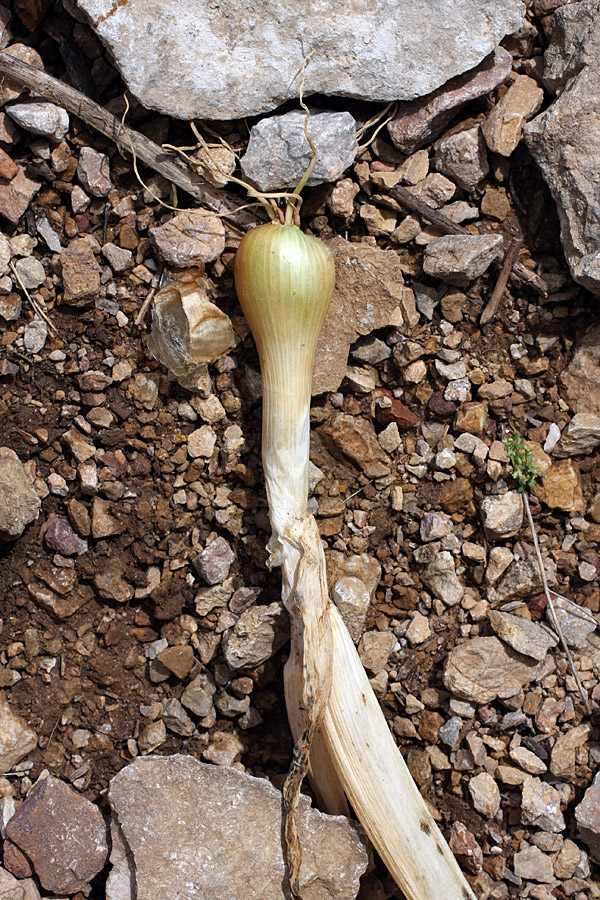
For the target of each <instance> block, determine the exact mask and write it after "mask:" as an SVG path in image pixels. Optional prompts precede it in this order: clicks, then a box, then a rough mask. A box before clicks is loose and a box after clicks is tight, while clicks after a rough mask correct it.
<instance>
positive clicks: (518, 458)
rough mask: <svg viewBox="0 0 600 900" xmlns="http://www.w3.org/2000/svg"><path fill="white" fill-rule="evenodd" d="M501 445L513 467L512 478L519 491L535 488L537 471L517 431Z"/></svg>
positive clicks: (529, 451) (529, 452)
mask: <svg viewBox="0 0 600 900" xmlns="http://www.w3.org/2000/svg"><path fill="white" fill-rule="evenodd" d="M502 443H503V444H504V446H505V447H506V452H507V454H508V458H509V460H510V464H511V466H512V467H513V478H514V479H515V481H516V482H517V484H518V489H519V491H524V490H525V489H526V488H533V487H535V481H536V478H537V476H538V475H539V471H538V470H537V469H536V467H535V466H534V464H533V456H532V455H531V450H529V449H528V448H527V447H526V446H525V441H524V440H523V438H522V437H521V435H520V434H519V432H518V431H515V433H514V434H513V435H511V436H510V437H507V438H505V439H504V440H503V441H502Z"/></svg>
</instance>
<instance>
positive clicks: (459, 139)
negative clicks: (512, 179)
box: [434, 125, 489, 191]
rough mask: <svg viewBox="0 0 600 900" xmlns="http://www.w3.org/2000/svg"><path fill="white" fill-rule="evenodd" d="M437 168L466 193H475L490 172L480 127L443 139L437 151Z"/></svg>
mask: <svg viewBox="0 0 600 900" xmlns="http://www.w3.org/2000/svg"><path fill="white" fill-rule="evenodd" d="M434 162H435V167H436V169H437V170H438V172H443V174H444V175H449V176H450V178H453V179H454V180H455V181H456V182H457V184H458V185H459V187H461V188H464V190H465V191H474V190H475V188H476V187H477V185H478V184H479V182H480V181H481V179H482V178H485V176H486V175H487V173H488V172H489V166H488V161H487V150H486V146H485V141H484V139H483V135H482V133H481V129H480V127H479V125H476V126H475V128H468V129H466V130H465V131H459V132H458V133H457V134H451V135H450V137H447V138H443V139H442V140H441V141H440V143H439V145H438V148H437V150H436V151H435V160H434Z"/></svg>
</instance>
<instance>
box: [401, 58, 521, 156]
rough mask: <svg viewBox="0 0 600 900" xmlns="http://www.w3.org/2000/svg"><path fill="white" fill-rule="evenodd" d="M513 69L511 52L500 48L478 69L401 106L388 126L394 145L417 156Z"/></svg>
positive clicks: (499, 83) (501, 81) (502, 80)
mask: <svg viewBox="0 0 600 900" xmlns="http://www.w3.org/2000/svg"><path fill="white" fill-rule="evenodd" d="M511 67H512V57H511V55H510V53H508V52H507V51H506V50H504V48H503V47H496V49H495V50H494V51H493V52H492V53H490V55H489V56H487V57H486V58H485V59H484V60H483V61H482V62H481V63H480V64H479V65H478V66H477V67H476V68H474V69H470V70H469V71H467V72H464V74H462V75H458V76H456V77H455V78H452V79H451V80H450V81H447V82H446V84H444V85H443V86H442V87H441V88H438V89H437V90H436V91H434V92H433V93H431V94H428V95H426V96H423V97H422V98H421V99H419V100H417V101H413V102H408V103H406V102H405V103H400V104H399V105H398V111H397V113H396V115H395V116H394V118H393V119H392V121H391V122H390V123H389V124H388V132H389V135H390V137H391V139H392V141H393V142H394V145H395V146H396V147H397V148H398V149H399V150H401V151H402V152H403V153H413V152H414V151H415V150H417V149H418V148H419V147H423V146H424V145H425V144H429V143H430V142H431V141H432V140H435V138H436V137H437V136H438V135H439V134H441V133H442V131H443V130H444V128H445V127H446V125H448V124H449V122H450V121H451V120H452V119H453V118H454V116H455V115H456V114H457V112H458V111H459V110H460V108H461V107H462V106H463V105H464V104H465V103H467V102H468V101H469V100H475V99H476V98H477V97H481V96H483V95H484V94H489V93H490V91H493V90H495V89H496V88H497V87H498V86H499V85H501V84H502V83H503V82H504V81H506V79H507V78H508V77H509V75H510V72H511Z"/></svg>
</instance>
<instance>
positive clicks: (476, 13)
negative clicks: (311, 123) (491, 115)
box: [77, 0, 525, 119]
mask: <svg viewBox="0 0 600 900" xmlns="http://www.w3.org/2000/svg"><path fill="white" fill-rule="evenodd" d="M77 7H78V9H79V10H80V11H82V12H83V13H85V14H86V15H87V18H88V20H89V21H90V23H91V24H92V25H93V26H94V27H95V30H96V33H97V34H98V36H99V37H100V38H101V39H102V40H103V41H104V43H105V44H106V45H107V46H108V47H109V49H110V51H111V54H112V55H113V56H114V58H115V61H116V64H117V66H118V68H119V70H120V72H121V74H122V75H123V77H124V79H125V81H126V83H127V85H128V87H129V89H130V90H131V92H132V93H133V94H134V95H135V96H136V97H137V98H138V100H140V102H141V103H142V105H143V106H145V107H148V108H150V109H156V110H159V111H160V112H162V113H165V114H166V115H169V116H175V117H177V118H181V119H195V118H202V119H204V118H206V119H230V118H241V117H243V116H247V115H254V114H257V113H263V112H267V111H269V110H271V109H274V108H275V107H276V106H278V105H279V104H280V103H282V102H283V101H284V100H287V99H289V98H291V97H294V96H298V91H299V88H300V81H301V79H300V70H301V67H302V62H303V60H304V58H305V56H306V53H307V50H308V48H309V47H310V48H312V49H313V50H314V54H313V55H312V56H311V57H310V60H309V62H308V64H307V66H306V71H305V73H304V93H305V95H309V94H313V93H319V94H329V95H333V96H346V97H356V98H358V99H365V100H370V101H389V100H398V99H400V100H410V99H413V98H414V97H420V96H423V95H424V94H428V93H429V92H430V91H433V90H435V89H436V88H438V87H439V86H440V85H441V84H444V82H446V81H447V80H448V79H449V78H452V77H453V76H455V75H458V74H460V73H462V72H466V71H468V70H469V69H471V68H473V67H474V66H476V65H477V64H478V63H480V62H481V60H482V59H484V57H486V56H487V55H488V54H489V53H491V51H492V50H493V49H494V47H496V45H497V44H498V43H499V42H500V41H501V40H502V38H503V37H504V35H506V34H511V33H512V32H513V31H516V30H517V29H518V28H520V27H521V25H522V22H523V14H524V11H525V10H524V5H523V4H522V3H520V2H518V0H481V2H479V3H476V4H474V3H473V2H472V0H454V2H453V3H452V4H451V6H450V5H447V4H446V3H443V4H440V3H438V2H435V0H411V2H410V3H405V4H403V5H402V7H399V6H398V4H397V3H395V2H394V0H373V2H371V3H361V4H360V5H357V4H354V5H350V6H344V5H336V6H334V7H331V8H326V7H322V8H319V11H318V14H317V13H316V11H315V9H314V7H313V5H312V4H311V3H310V2H309V0H299V2H298V3H294V4H285V3H280V2H277V0H267V2H265V3H262V4H259V5H257V6H253V7H249V6H248V4H247V3H243V2H240V0H228V2H227V3H226V4H220V5H217V6H215V4H214V3H210V2H208V0H185V2H183V0H182V2H180V3H179V4H178V6H177V15H173V13H172V10H171V8H170V7H169V6H165V4H164V3H162V2H160V0H151V2H149V0H129V2H128V3H126V4H125V3H120V4H118V5H116V6H115V4H114V2H113V0H77ZM408 35H410V39H409V38H408ZM141 36H143V39H141ZM487 90H490V88H486V91H487ZM486 91H484V92H483V93H485V92H486Z"/></svg>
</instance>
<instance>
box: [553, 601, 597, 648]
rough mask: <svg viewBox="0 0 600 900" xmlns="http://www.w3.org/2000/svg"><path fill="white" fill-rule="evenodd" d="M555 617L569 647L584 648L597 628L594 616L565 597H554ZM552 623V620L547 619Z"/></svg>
mask: <svg viewBox="0 0 600 900" xmlns="http://www.w3.org/2000/svg"><path fill="white" fill-rule="evenodd" d="M554 606H555V608H556V615H557V617H558V621H559V622H560V627H561V629H562V632H563V635H564V638H565V641H566V642H567V644H568V645H569V647H585V645H586V641H587V637H588V635H589V634H592V632H594V631H595V630H596V628H597V626H598V623H597V621H596V618H595V617H594V615H593V614H592V613H591V612H590V611H589V610H588V609H585V608H584V607H583V606H579V604H578V603H574V602H573V601H572V600H569V599H568V598H567V597H554ZM548 621H549V622H552V619H551V618H549V619H548Z"/></svg>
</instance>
